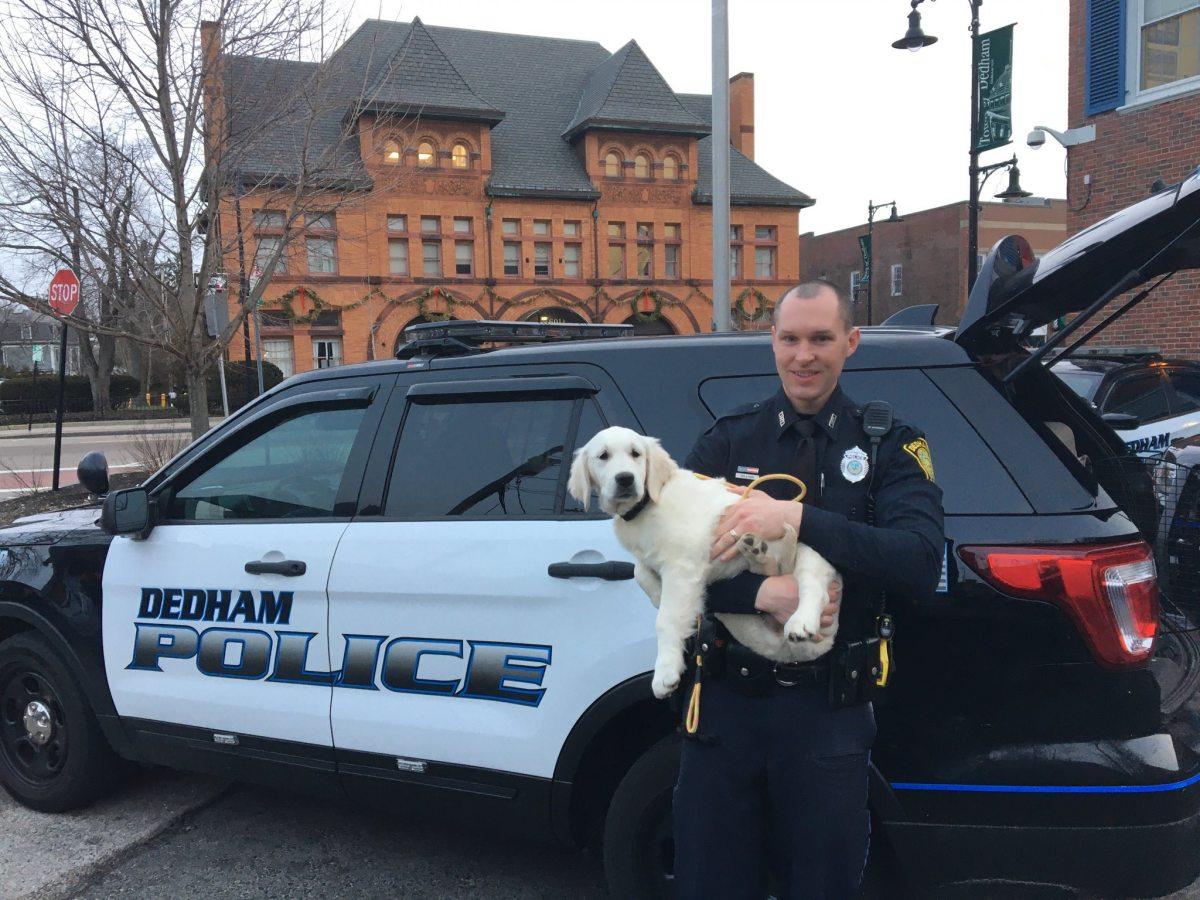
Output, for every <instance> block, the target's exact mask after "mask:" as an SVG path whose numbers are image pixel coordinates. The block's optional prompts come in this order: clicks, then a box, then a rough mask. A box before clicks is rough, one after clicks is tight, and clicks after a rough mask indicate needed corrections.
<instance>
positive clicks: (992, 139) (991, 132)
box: [974, 25, 1013, 151]
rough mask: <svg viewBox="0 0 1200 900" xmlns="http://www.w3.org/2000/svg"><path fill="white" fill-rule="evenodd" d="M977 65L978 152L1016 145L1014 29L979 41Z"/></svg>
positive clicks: (977, 42) (975, 59) (976, 51)
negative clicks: (1013, 92)
mask: <svg viewBox="0 0 1200 900" xmlns="http://www.w3.org/2000/svg"><path fill="white" fill-rule="evenodd" d="M974 63H975V91H976V94H977V95H978V98H979V118H978V119H977V120H976V123H975V126H976V134H977V135H978V136H979V141H978V143H977V144H976V145H975V149H976V150H980V151H983V150H993V149H995V148H996V147H1003V146H1004V145H1005V144H1011V143H1012V66H1013V26H1012V25H1005V26H1004V27H1003V28H997V29H996V30H995V31H989V32H987V33H986V34H981V35H980V36H979V37H978V38H976V40H975V52H974Z"/></svg>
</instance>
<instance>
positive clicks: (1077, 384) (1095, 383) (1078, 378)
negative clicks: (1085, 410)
mask: <svg viewBox="0 0 1200 900" xmlns="http://www.w3.org/2000/svg"><path fill="white" fill-rule="evenodd" d="M1054 374H1055V375H1057V376H1058V377H1059V378H1061V379H1062V380H1063V381H1064V382H1066V385H1067V387H1069V388H1070V389H1071V390H1073V391H1074V392H1075V393H1077V394H1078V395H1079V396H1080V397H1082V398H1083V399H1084V400H1091V399H1092V397H1093V396H1095V394H1096V388H1098V387H1099V386H1100V381H1101V379H1102V378H1103V377H1104V376H1103V375H1101V374H1100V373H1099V372H1081V371H1079V370H1076V371H1073V372H1072V371H1067V372H1064V371H1061V370H1060V369H1054Z"/></svg>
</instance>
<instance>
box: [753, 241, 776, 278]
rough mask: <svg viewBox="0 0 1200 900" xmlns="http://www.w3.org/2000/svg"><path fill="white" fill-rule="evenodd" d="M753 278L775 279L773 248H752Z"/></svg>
mask: <svg viewBox="0 0 1200 900" xmlns="http://www.w3.org/2000/svg"><path fill="white" fill-rule="evenodd" d="M754 277H755V278H774V277H775V248H774V247H755V248H754Z"/></svg>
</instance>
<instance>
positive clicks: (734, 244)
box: [729, 225, 742, 279]
mask: <svg viewBox="0 0 1200 900" xmlns="http://www.w3.org/2000/svg"><path fill="white" fill-rule="evenodd" d="M729 277H730V278H731V279H737V278H741V277H742V226H741V225H730V226H729Z"/></svg>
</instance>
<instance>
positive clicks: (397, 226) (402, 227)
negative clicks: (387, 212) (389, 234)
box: [387, 216, 408, 233]
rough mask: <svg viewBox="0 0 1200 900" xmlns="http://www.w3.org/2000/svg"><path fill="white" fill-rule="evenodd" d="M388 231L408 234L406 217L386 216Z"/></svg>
mask: <svg viewBox="0 0 1200 900" xmlns="http://www.w3.org/2000/svg"><path fill="white" fill-rule="evenodd" d="M387 227H388V231H393V232H394V231H399V232H401V233H407V232H408V216H388V217H387Z"/></svg>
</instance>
